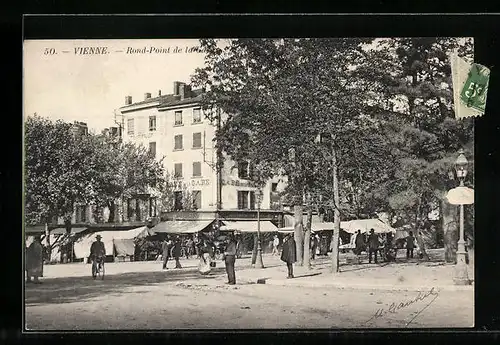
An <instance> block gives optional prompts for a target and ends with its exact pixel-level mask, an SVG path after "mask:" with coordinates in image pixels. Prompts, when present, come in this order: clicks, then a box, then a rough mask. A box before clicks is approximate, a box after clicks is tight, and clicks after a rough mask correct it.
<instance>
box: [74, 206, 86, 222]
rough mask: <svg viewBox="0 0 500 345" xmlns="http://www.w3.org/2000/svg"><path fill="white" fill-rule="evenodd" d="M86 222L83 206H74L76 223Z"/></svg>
mask: <svg viewBox="0 0 500 345" xmlns="http://www.w3.org/2000/svg"><path fill="white" fill-rule="evenodd" d="M86 221H87V212H86V207H85V205H77V206H76V222H77V223H85V222H86Z"/></svg>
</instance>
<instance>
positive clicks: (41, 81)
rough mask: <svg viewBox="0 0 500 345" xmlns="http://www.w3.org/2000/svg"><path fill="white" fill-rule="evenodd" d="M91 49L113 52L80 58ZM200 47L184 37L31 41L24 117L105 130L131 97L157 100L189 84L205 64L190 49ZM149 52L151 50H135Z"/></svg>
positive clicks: (25, 74) (25, 71)
mask: <svg viewBox="0 0 500 345" xmlns="http://www.w3.org/2000/svg"><path fill="white" fill-rule="evenodd" d="M90 46H91V47H107V48H106V49H107V52H108V53H107V54H91V55H90V54H80V53H81V52H82V50H81V49H79V48H83V47H90ZM197 46H199V42H198V40H179V39H175V40H57V41H51V40H36V41H34V40H31V41H25V43H24V49H23V54H24V62H23V63H24V66H23V102H24V116H25V117H26V116H28V115H30V114H33V113H37V114H38V115H40V116H43V117H47V118H49V119H52V120H57V119H61V120H64V121H66V122H73V121H82V122H86V123H87V124H88V126H89V130H91V131H94V132H100V131H101V130H102V129H104V128H106V127H110V126H114V125H115V124H114V115H113V114H114V110H115V109H118V108H119V107H121V106H123V105H124V104H125V97H126V96H132V100H133V102H136V101H140V100H143V99H144V93H146V92H149V93H151V94H152V97H155V96H157V95H158V91H159V90H161V92H162V95H165V94H169V93H173V82H174V81H185V82H189V80H190V76H191V75H192V74H193V73H194V70H195V69H196V68H197V67H202V66H203V61H204V55H203V53H200V52H186V48H190V47H197ZM150 47H154V48H155V49H156V51H154V50H153V51H152V52H151V50H150ZM175 47H179V52H174V49H175ZM144 48H146V50H147V52H136V53H131V50H130V49H133V50H134V51H138V50H141V49H144ZM168 48H170V50H169V51H168ZM160 50H161V52H159V51H160ZM65 51H66V52H65ZM127 51H128V52H129V53H127Z"/></svg>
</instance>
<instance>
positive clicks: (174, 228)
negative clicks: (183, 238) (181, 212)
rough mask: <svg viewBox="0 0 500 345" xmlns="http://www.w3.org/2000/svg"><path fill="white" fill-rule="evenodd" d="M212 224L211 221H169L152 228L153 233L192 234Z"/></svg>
mask: <svg viewBox="0 0 500 345" xmlns="http://www.w3.org/2000/svg"><path fill="white" fill-rule="evenodd" d="M212 223H213V220H169V221H165V222H160V223H158V225H156V226H155V227H154V228H153V231H154V232H155V233H168V234H194V233H197V232H200V231H202V230H203V229H205V228H206V227H207V226H209V225H210V224H212Z"/></svg>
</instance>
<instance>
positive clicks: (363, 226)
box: [340, 218, 396, 234]
mask: <svg viewBox="0 0 500 345" xmlns="http://www.w3.org/2000/svg"><path fill="white" fill-rule="evenodd" d="M340 227H341V229H342V230H344V231H346V232H348V233H351V234H353V233H355V232H356V231H358V230H361V233H365V232H369V231H370V229H373V230H375V233H376V234H383V233H388V232H394V233H395V232H396V229H394V228H392V227H391V226H389V225H388V224H386V223H384V222H383V221H381V220H380V219H377V218H373V219H355V220H350V221H347V222H341V223H340Z"/></svg>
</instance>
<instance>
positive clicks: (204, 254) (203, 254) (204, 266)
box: [198, 239, 212, 275]
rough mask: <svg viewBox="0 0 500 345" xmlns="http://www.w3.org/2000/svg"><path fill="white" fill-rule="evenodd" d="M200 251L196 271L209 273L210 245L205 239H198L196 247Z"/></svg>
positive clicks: (204, 273)
mask: <svg viewBox="0 0 500 345" xmlns="http://www.w3.org/2000/svg"><path fill="white" fill-rule="evenodd" d="M198 250H199V253H200V263H199V264H198V271H199V272H200V273H201V274H203V275H206V274H209V273H210V271H211V270H212V268H211V267H210V263H211V258H210V250H211V249H210V246H209V245H208V242H207V241H206V240H205V239H202V240H201V241H200V245H199V247H198Z"/></svg>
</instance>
